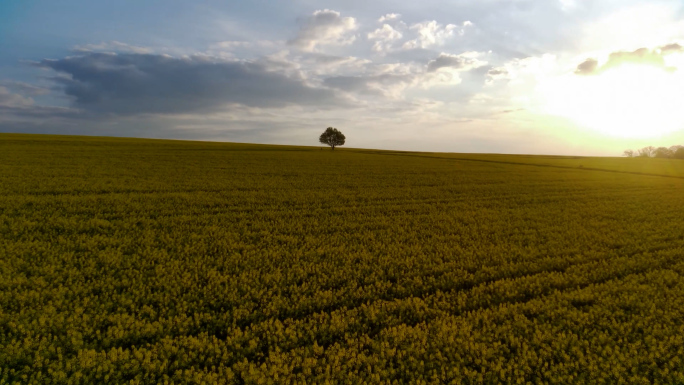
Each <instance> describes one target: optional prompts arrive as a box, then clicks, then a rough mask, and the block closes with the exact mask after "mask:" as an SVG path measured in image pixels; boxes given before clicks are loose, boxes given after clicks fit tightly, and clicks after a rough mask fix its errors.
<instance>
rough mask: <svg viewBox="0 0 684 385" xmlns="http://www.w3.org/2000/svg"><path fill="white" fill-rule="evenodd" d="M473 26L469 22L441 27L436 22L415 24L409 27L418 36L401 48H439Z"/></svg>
mask: <svg viewBox="0 0 684 385" xmlns="http://www.w3.org/2000/svg"><path fill="white" fill-rule="evenodd" d="M472 25H473V23H472V22H470V21H465V22H463V24H462V26H458V25H456V24H447V25H442V24H439V23H438V22H437V21H435V20H432V21H426V22H422V23H416V24H413V25H412V26H411V28H410V29H411V30H412V31H415V32H416V34H417V35H418V36H417V37H416V38H415V39H413V40H409V41H407V42H406V43H404V46H403V48H405V49H414V48H429V47H433V46H441V45H444V43H445V42H446V41H447V40H448V39H449V38H452V37H454V36H463V35H464V34H465V30H466V28H468V27H471V26H472Z"/></svg>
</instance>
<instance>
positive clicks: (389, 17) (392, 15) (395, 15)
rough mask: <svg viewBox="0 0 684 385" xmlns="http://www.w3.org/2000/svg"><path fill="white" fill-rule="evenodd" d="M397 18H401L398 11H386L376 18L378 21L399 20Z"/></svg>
mask: <svg viewBox="0 0 684 385" xmlns="http://www.w3.org/2000/svg"><path fill="white" fill-rule="evenodd" d="M399 18H401V15H400V14H398V13H388V14H386V15H384V16H380V18H379V19H378V23H384V22H386V21H390V20H399Z"/></svg>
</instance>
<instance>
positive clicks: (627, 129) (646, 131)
mask: <svg viewBox="0 0 684 385" xmlns="http://www.w3.org/2000/svg"><path fill="white" fill-rule="evenodd" d="M682 90H684V77H683V76H682V75H681V74H680V73H678V71H674V72H672V71H667V70H664V69H662V68H657V67H653V66H647V65H639V64H624V65H621V66H619V67H616V68H613V69H610V70H607V71H605V72H602V73H600V74H598V75H592V76H578V75H575V74H571V75H565V76H562V77H560V78H556V79H554V80H550V81H547V82H545V83H544V84H542V85H540V87H539V88H538V91H539V92H540V93H541V95H540V96H542V99H543V103H544V106H545V110H546V112H548V113H550V114H553V115H558V116H563V117H567V118H570V119H572V120H573V121H575V122H576V123H578V124H580V125H582V126H586V127H588V128H591V129H594V130H597V131H599V132H601V133H604V134H608V135H611V136H616V137H623V138H650V137H658V136H662V135H664V134H667V133H671V132H674V131H678V130H682V129H684V114H682V112H681V111H682V107H683V106H684V91H682Z"/></svg>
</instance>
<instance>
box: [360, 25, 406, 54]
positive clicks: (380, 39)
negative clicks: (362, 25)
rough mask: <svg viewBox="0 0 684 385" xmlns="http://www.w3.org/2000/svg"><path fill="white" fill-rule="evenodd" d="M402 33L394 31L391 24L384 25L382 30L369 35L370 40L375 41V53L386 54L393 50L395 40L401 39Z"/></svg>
mask: <svg viewBox="0 0 684 385" xmlns="http://www.w3.org/2000/svg"><path fill="white" fill-rule="evenodd" d="M402 37H403V35H402V33H401V32H399V31H397V30H396V29H394V28H393V27H392V26H391V25H389V24H383V25H382V27H381V28H378V29H376V30H375V31H373V32H370V33H368V39H369V40H375V43H374V44H373V51H376V52H384V51H387V50H389V49H390V48H391V46H392V43H393V42H394V41H395V40H398V39H401V38H402Z"/></svg>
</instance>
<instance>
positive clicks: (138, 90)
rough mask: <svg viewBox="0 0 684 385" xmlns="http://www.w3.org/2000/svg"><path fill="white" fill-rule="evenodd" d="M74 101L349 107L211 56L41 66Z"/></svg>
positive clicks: (99, 56)
mask: <svg viewBox="0 0 684 385" xmlns="http://www.w3.org/2000/svg"><path fill="white" fill-rule="evenodd" d="M38 65H39V66H41V67H43V68H49V69H52V70H54V71H56V72H58V73H59V75H60V76H55V77H53V78H52V80H53V81H54V82H56V83H57V84H58V85H59V86H60V87H61V89H62V90H63V92H64V93H65V94H66V95H68V96H70V97H72V99H73V105H74V107H77V108H79V109H83V110H85V111H90V112H98V113H113V114H122V115H130V114H144V113H160V114H164V113H166V114H175V113H188V112H202V111H210V110H220V109H222V108H226V106H227V105H231V104H241V105H245V106H251V107H273V108H279V107H285V106H288V105H312V106H313V105H315V106H318V107H326V106H334V105H339V106H343V105H345V104H346V103H347V102H346V101H345V100H343V99H340V98H339V97H337V95H336V94H335V93H334V92H333V91H331V90H327V89H322V88H315V87H313V86H311V85H309V84H307V82H306V81H305V80H304V79H302V78H298V77H294V76H286V75H285V74H283V73H282V72H278V71H275V70H273V69H271V68H269V67H267V66H266V65H265V64H262V63H256V62H246V61H221V60H215V59H213V58H210V57H206V56H191V57H184V58H176V57H171V56H168V55H152V54H110V53H89V54H87V55H83V56H72V57H66V58H63V59H58V60H42V61H41V62H39V63H38Z"/></svg>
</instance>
